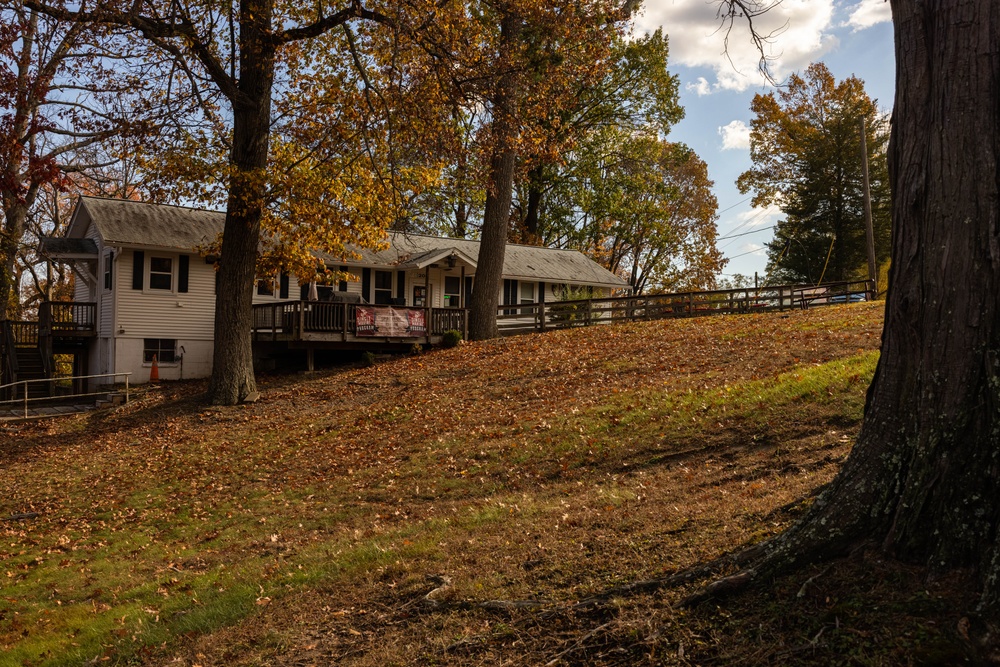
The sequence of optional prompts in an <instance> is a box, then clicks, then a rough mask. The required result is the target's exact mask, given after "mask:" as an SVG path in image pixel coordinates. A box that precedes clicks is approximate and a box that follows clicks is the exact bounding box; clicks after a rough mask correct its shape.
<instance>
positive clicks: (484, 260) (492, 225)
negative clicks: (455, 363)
mask: <svg viewBox="0 0 1000 667" xmlns="http://www.w3.org/2000/svg"><path fill="white" fill-rule="evenodd" d="M520 30H521V20H520V18H518V17H517V16H514V15H506V16H504V18H503V19H502V20H501V22H500V55H501V62H502V63H503V66H505V67H507V68H508V71H507V72H506V73H504V74H503V75H502V76H501V77H499V79H498V80H497V84H496V88H495V90H494V94H493V99H492V105H493V128H492V130H493V149H492V155H491V157H490V171H489V183H488V186H487V187H488V190H487V193H486V207H485V210H484V212H483V230H482V236H481V238H480V243H479V261H478V263H477V266H476V287H475V289H474V290H473V292H472V299H470V303H469V338H471V339H472V340H485V339H488V338H495V337H496V336H497V306H498V302H499V300H500V281H501V279H502V277H503V259H504V253H505V251H506V249H507V228H508V226H509V225H510V202H511V198H512V194H513V190H514V166H515V158H516V151H515V143H516V141H517V135H518V124H517V107H518V105H517V92H518V91H517V75H516V73H515V72H514V71H513V69H512V64H511V59H510V54H511V52H512V51H513V49H514V45H515V44H516V42H517V40H518V38H519V35H520Z"/></svg>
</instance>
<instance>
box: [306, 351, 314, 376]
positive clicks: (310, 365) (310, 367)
mask: <svg viewBox="0 0 1000 667" xmlns="http://www.w3.org/2000/svg"><path fill="white" fill-rule="evenodd" d="M315 370H316V351H315V350H314V349H313V348H312V346H311V345H310V346H309V347H307V348H306V371H308V372H309V373H312V372H313V371H315Z"/></svg>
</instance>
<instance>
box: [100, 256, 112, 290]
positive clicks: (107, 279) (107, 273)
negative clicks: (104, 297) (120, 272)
mask: <svg viewBox="0 0 1000 667" xmlns="http://www.w3.org/2000/svg"><path fill="white" fill-rule="evenodd" d="M114 257H115V251H114V250H108V251H107V252H105V253H104V274H103V276H102V281H101V284H102V285H103V288H104V291H105V292H111V291H113V290H114V288H115V274H114V272H113V266H114V261H115V260H114Z"/></svg>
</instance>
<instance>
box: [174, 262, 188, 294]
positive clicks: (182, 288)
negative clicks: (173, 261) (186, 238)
mask: <svg viewBox="0 0 1000 667" xmlns="http://www.w3.org/2000/svg"><path fill="white" fill-rule="evenodd" d="M190 264H191V257H190V256H188V255H181V256H180V262H178V263H177V291H178V292H187V291H188V271H189V269H190Z"/></svg>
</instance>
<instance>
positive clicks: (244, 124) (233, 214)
mask: <svg viewBox="0 0 1000 667" xmlns="http://www.w3.org/2000/svg"><path fill="white" fill-rule="evenodd" d="M272 9H273V7H272V2H271V0H249V1H245V2H243V3H241V6H240V73H239V91H240V95H239V96H238V99H236V100H233V145H232V152H231V154H230V167H231V169H232V173H231V174H230V185H229V202H228V206H227V209H226V224H225V228H224V231H223V237H222V238H223V241H222V260H221V265H220V267H219V290H218V294H217V295H216V298H215V344H214V349H213V359H212V378H211V381H210V383H209V399H210V400H211V402H212V403H214V404H216V405H232V404H235V403H238V402H240V401H241V400H243V399H244V398H245V397H246V396H247V395H248V394H250V393H251V392H254V391H256V390H257V384H256V380H255V379H254V374H253V349H252V345H251V337H250V328H251V326H252V320H253V308H252V306H253V285H254V274H255V273H256V265H257V252H258V249H259V248H258V246H259V244H260V228H261V216H262V213H263V208H264V197H265V193H266V187H267V185H266V183H267V182H266V179H265V178H264V170H265V169H266V167H267V154H268V144H269V137H270V132H271V89H272V86H273V82H274V66H275V50H274V46H273V45H272V44H271V43H270V42H269V41H268V39H267V37H268V35H269V34H270V31H271V14H272Z"/></svg>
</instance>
